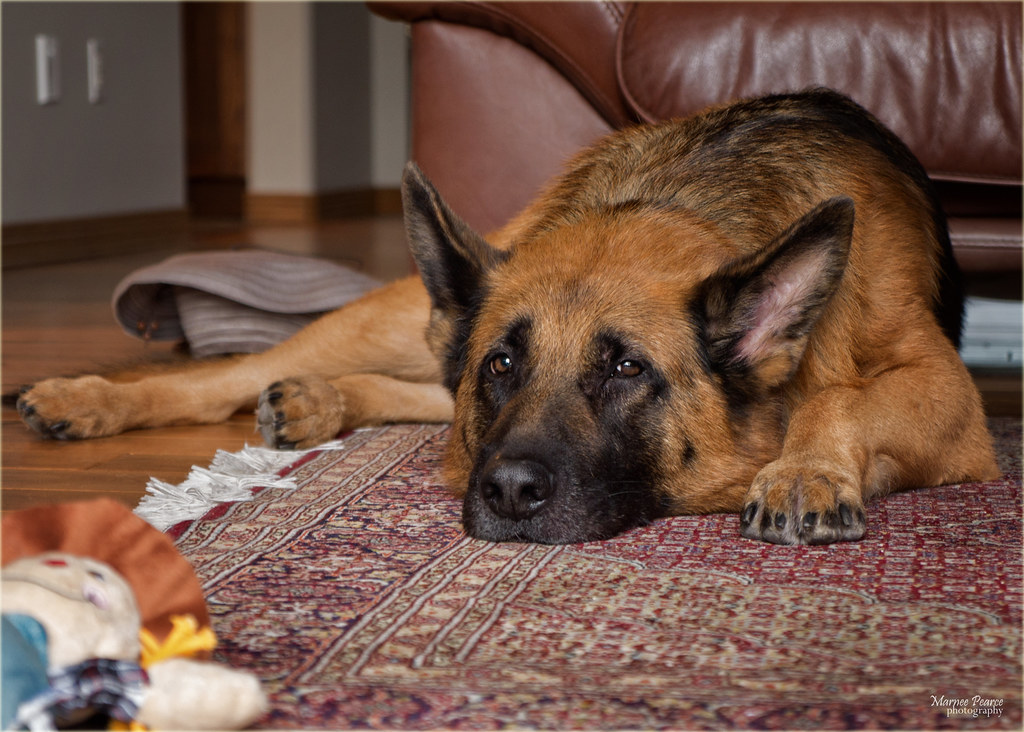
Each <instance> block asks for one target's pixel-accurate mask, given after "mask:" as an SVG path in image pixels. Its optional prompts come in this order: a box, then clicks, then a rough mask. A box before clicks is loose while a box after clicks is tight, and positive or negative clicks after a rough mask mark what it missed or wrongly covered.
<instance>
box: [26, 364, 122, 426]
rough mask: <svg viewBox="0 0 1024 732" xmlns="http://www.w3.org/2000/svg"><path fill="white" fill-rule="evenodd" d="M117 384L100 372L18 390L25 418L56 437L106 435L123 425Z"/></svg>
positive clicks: (40, 383) (50, 380)
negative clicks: (99, 373) (116, 393)
mask: <svg viewBox="0 0 1024 732" xmlns="http://www.w3.org/2000/svg"><path fill="white" fill-rule="evenodd" d="M115 388H116V387H115V385H114V384H111V383H110V382H109V381H107V380H106V379H103V378H101V377H99V376H82V377H79V378H75V379H63V378H60V379H47V380H45V381H41V382H39V383H38V384H33V385H31V386H23V387H21V389H19V390H18V399H17V402H16V407H17V409H18V416H20V417H21V419H22V421H23V422H24V423H25V424H26V425H28V426H29V427H30V428H32V429H33V430H34V431H36V432H37V433H39V434H40V435H41V436H43V437H46V438H50V439H54V440H74V439H82V438H88V437H103V436H106V435H112V434H116V433H117V432H120V431H122V429H123V421H124V420H123V418H122V415H121V414H120V411H121V410H120V405H119V404H118V400H117V399H116V395H115V394H114V390H115Z"/></svg>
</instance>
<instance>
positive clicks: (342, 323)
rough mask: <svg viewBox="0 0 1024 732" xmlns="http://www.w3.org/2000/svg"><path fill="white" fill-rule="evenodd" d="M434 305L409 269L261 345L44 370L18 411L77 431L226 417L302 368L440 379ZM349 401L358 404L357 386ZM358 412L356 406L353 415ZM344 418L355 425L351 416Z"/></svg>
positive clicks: (43, 427)
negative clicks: (243, 350)
mask: <svg viewBox="0 0 1024 732" xmlns="http://www.w3.org/2000/svg"><path fill="white" fill-rule="evenodd" d="M429 311H430V305H429V300H428V298H427V294H426V291H425V290H424V288H423V285H422V283H421V282H420V281H419V279H418V278H407V279H405V280H400V281H398V282H395V283H393V284H391V285H388V286H385V287H383V288H381V289H379V290H375V291H374V292H371V293H369V294H368V295H366V296H365V297H363V298H361V299H359V300H357V301H355V302H353V303H351V304H349V305H347V306H346V307H343V308H341V309H339V310H336V311H334V312H333V313H329V314H327V315H325V316H324V317H322V318H320V319H319V320H317V321H315V322H314V323H312V324H310V325H309V326H307V327H306V328H304V329H303V330H302V331H300V332H299V333H297V334H295V335H294V336H293V337H292V338H289V339H288V340H287V341H285V342H283V343H280V344H278V345H277V346H275V347H274V348H272V349H270V350H269V351H266V352H264V353H260V354H253V355H248V356H238V357H232V358H224V359H213V360H209V361H193V362H186V363H184V364H178V365H174V366H171V367H162V366H154V367H145V368H142V369H135V370H130V371H123V372H115V373H112V374H104V375H89V376H80V377H75V378H56V379H45V380H43V381H40V382H38V383H36V384H34V385H32V386H31V387H26V388H25V389H23V390H22V393H21V395H20V396H19V399H18V411H19V413H20V414H21V417H22V419H23V420H24V421H25V423H26V424H28V425H29V426H30V427H31V428H32V429H34V430H36V431H37V432H39V433H40V434H42V435H44V436H46V437H53V438H57V439H81V438H89V437H104V436H108V435H114V434H118V433H120V432H123V431H125V430H130V429H138V428H143V427H160V426H165V425H176V424H209V423H215V422H221V421H223V420H225V419H227V418H228V417H230V416H231V415H232V414H234V413H235V412H236V411H238V410H240V409H243V408H246V407H249V408H251V407H253V406H255V405H256V401H257V397H258V396H259V395H260V393H261V391H263V390H264V389H265V387H266V386H267V385H268V384H271V383H273V382H276V381H280V380H282V379H286V378H288V377H293V376H296V375H298V374H316V375H318V376H319V378H321V379H336V378H339V377H341V376H345V375H350V374H359V373H363V374H367V373H370V374H373V373H376V374H382V375H386V376H390V377H394V378H396V379H401V380H407V381H410V382H420V383H428V382H434V383H439V382H440V378H441V377H440V367H439V364H438V362H437V358H436V357H435V356H434V355H433V354H432V353H431V351H430V349H429V348H428V346H427V342H426V339H425V336H424V331H425V329H426V326H427V319H428V315H429ZM328 393H329V392H328ZM350 402H351V403H352V404H357V403H358V396H354V397H353V398H352V399H351V400H350ZM316 408H317V406H316V405H315V404H314V405H311V406H310V409H316ZM325 408H327V409H329V408H330V405H329V404H326V405H325ZM364 411H365V410H364ZM361 413H362V412H360V411H359V410H358V409H355V410H350V415H352V416H358V415H359V414H361ZM410 414H411V415H412V416H416V415H415V413H410ZM401 416H402V415H401V414H398V415H396V416H395V418H396V419H398V418H401ZM346 425H347V426H356V424H353V423H352V422H351V420H349V421H348V422H346ZM330 436H331V435H328V437H330Z"/></svg>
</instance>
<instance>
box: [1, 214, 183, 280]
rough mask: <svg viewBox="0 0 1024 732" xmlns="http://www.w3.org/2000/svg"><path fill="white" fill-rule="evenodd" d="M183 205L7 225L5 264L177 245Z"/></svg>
mask: <svg viewBox="0 0 1024 732" xmlns="http://www.w3.org/2000/svg"><path fill="white" fill-rule="evenodd" d="M188 221H189V217H188V212H187V211H185V210H184V209H173V210H169V211H146V212H142V213H133V214H122V215H117V216H100V217H95V218H83V219H61V220H57V221H41V222H35V223H28V224H9V225H5V226H4V227H3V230H2V235H3V239H2V242H3V246H2V249H0V257H2V262H3V268H4V269H13V268H16V267H31V266H34V265H39V264H53V263H56V262H73V261H76V260H81V259H93V258H96V257H108V256H114V255H118V254H128V253H132V252H138V251H145V250H147V249H157V248H160V247H166V246H170V245H174V244H179V243H181V242H182V241H183V240H184V237H185V236H186V235H187V233H188Z"/></svg>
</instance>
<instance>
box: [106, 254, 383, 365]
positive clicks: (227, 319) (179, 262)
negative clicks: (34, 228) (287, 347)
mask: <svg viewBox="0 0 1024 732" xmlns="http://www.w3.org/2000/svg"><path fill="white" fill-rule="evenodd" d="M380 284H381V283H380V282H379V281H378V280H375V279H374V278H372V277H370V276H368V275H365V274H363V273H362V272H357V271H355V270H353V269H350V268H348V267H344V266H342V265H340V264H336V263H334V262H330V261H327V260H324V259H315V258H312V257H302V256H296V255H292V254H281V253H278V252H270V251H263V250H232V251H217V252H199V253H191V254H180V255H177V256H174V257H171V258H169V259H166V260H164V261H163V262H160V263H159V264H154V265H151V266H148V267H143V268H142V269H138V270H135V271H134V272H132V273H131V274H129V275H128V276H127V277H125V278H124V279H123V280H121V282H120V283H118V285H117V287H116V288H115V289H114V295H113V298H112V306H113V309H114V316H115V318H117V321H118V322H119V323H120V324H121V327H122V328H123V329H124V330H125V332H127V333H129V334H131V335H133V336H137V337H139V338H143V339H147V340H149V339H153V340H182V339H184V340H186V341H187V342H188V345H189V348H190V350H191V352H192V355H194V356H196V357H203V356H212V355H217V354H223V353H259V352H260V351H265V350H266V349H268V348H270V347H271V346H273V345H274V344H275V343H279V342H281V341H283V340H284V339H285V338H287V337H288V336H290V335H292V334H293V333H295V332H296V331H297V330H299V329H300V328H302V327H303V326H304V325H306V324H307V323H309V322H311V321H312V320H314V319H316V318H317V317H319V316H320V315H322V314H323V313H325V312H328V311H330V310H334V309H336V308H338V307H341V306H342V305H344V304H345V303H347V302H349V301H351V300H354V299H356V298H358V297H360V296H362V295H363V294H365V293H366V292H369V291H370V290H372V289H374V288H376V287H379V286H380Z"/></svg>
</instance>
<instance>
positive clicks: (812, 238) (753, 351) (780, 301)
mask: <svg viewBox="0 0 1024 732" xmlns="http://www.w3.org/2000/svg"><path fill="white" fill-rule="evenodd" d="M853 219H854V204H853V201H852V200H851V199H850V198H847V197H837V198H832V199H829V200H827V201H825V202H824V203H822V204H820V205H819V206H817V207H816V208H815V209H814V210H812V211H811V212H809V213H808V214H806V215H805V216H803V217H802V218H800V219H799V220H798V221H797V222H796V223H794V224H793V225H792V226H791V227H790V228H789V229H787V230H786V231H785V232H783V233H782V234H781V235H780V236H779V237H778V238H777V239H776V240H775V241H774V242H773V243H772V244H771V245H769V246H768V247H767V248H766V249H764V250H763V251H761V252H758V253H757V254H755V255H753V256H750V257H747V258H744V259H741V260H740V261H738V262H734V263H731V264H730V265H728V266H727V267H725V268H724V269H723V270H722V271H720V272H718V273H717V274H715V275H713V276H712V277H711V278H709V279H708V280H707V281H706V282H705V283H704V284H703V286H702V289H701V291H700V292H699V293H698V295H697V298H696V299H695V300H694V303H695V308H696V315H697V320H698V322H699V323H701V324H702V326H703V331H704V334H703V335H704V345H705V348H706V349H707V354H708V358H709V360H710V362H711V365H712V368H714V369H715V370H716V371H718V372H719V373H722V374H723V375H724V376H726V377H727V378H729V377H734V378H733V380H734V381H740V382H742V384H744V385H745V390H747V391H752V392H754V393H763V392H764V391H767V390H770V389H772V388H774V387H777V386H780V385H781V384H783V383H785V382H786V381H787V380H788V379H789V378H790V377H791V376H792V375H793V373H794V372H795V371H796V368H797V366H798V364H799V363H800V359H801V358H802V357H803V353H804V348H805V347H806V345H807V340H808V338H809V337H810V333H811V330H812V328H813V327H814V325H815V324H816V323H817V322H818V318H819V317H820V316H821V314H822V312H823V311H824V309H825V306H826V305H827V304H828V302H829V300H830V299H831V298H832V295H833V293H834V292H835V290H836V288H837V286H838V284H839V281H840V279H841V278H842V276H843V272H844V271H845V269H846V263H847V260H848V259H849V253H850V242H851V239H852V237H853ZM752 395H753V394H752Z"/></svg>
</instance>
